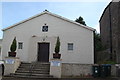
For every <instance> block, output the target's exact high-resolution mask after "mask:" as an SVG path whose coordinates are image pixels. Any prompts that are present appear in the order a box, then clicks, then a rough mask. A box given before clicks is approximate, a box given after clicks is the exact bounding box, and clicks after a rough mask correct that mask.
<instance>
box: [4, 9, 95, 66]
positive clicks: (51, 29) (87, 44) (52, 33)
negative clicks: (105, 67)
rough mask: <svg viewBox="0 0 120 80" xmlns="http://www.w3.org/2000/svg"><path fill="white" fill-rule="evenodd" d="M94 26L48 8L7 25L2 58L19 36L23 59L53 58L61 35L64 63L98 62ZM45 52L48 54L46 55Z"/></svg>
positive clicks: (19, 48)
mask: <svg viewBox="0 0 120 80" xmlns="http://www.w3.org/2000/svg"><path fill="white" fill-rule="evenodd" d="M93 32H94V29H93V28H90V27H87V26H84V25H81V24H79V23H77V22H74V21H71V20H68V19H66V18H64V17H61V16H59V15H56V14H53V13H51V12H48V11H44V12H42V13H40V14H38V15H36V16H33V17H31V18H29V19H26V20H24V21H21V22H19V23H17V24H15V25H12V26H10V27H8V28H5V29H3V42H2V58H3V60H4V58H5V57H7V56H8V52H9V51H10V45H11V43H12V41H13V39H14V37H16V39H17V43H18V44H17V50H16V52H17V57H19V58H20V60H21V61H25V62H32V61H43V62H49V61H50V59H52V58H53V53H54V48H55V44H56V39H57V37H58V36H59V38H60V42H61V46H60V54H61V59H62V63H81V64H93V63H94V40H93V37H94V36H93V34H94V33H93ZM43 56H45V58H43Z"/></svg>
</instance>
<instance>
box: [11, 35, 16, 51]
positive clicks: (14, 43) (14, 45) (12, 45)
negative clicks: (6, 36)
mask: <svg viewBox="0 0 120 80" xmlns="http://www.w3.org/2000/svg"><path fill="white" fill-rule="evenodd" d="M16 48H17V41H16V37H15V38H14V40H13V42H12V44H11V46H10V51H11V52H15V51H16Z"/></svg>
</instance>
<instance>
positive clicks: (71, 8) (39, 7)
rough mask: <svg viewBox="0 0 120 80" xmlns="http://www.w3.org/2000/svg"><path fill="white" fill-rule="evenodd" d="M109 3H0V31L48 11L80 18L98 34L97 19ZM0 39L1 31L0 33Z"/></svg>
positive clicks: (72, 18)
mask: <svg viewBox="0 0 120 80" xmlns="http://www.w3.org/2000/svg"><path fill="white" fill-rule="evenodd" d="M109 2H110V1H102V2H97V1H96V2H94V1H93V2H1V3H0V5H1V8H0V9H1V11H0V12H1V15H0V17H2V18H0V22H1V24H0V29H3V28H6V27H9V26H11V25H13V24H15V23H18V22H20V21H22V20H24V19H27V18H29V17H32V16H34V15H36V14H39V13H41V12H43V11H44V10H45V9H47V10H48V11H50V12H52V13H55V14H58V15H60V16H63V17H65V18H68V19H70V20H73V21H74V20H75V19H76V18H78V17H79V16H82V17H83V18H84V20H85V22H86V24H87V26H89V27H92V28H95V29H96V30H97V32H99V19H100V17H101V15H102V12H103V10H104V9H105V7H106V6H107V5H108V3H109ZM0 38H2V31H0Z"/></svg>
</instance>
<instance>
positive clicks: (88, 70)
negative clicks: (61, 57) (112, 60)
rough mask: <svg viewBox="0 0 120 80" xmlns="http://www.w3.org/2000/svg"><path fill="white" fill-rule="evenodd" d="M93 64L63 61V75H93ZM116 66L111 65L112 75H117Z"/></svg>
mask: <svg viewBox="0 0 120 80" xmlns="http://www.w3.org/2000/svg"><path fill="white" fill-rule="evenodd" d="M92 66H93V64H75V63H62V69H61V70H62V71H61V72H62V73H61V74H62V77H92V74H93V72H92ZM116 73H117V72H116V66H115V65H111V76H113V77H115V76H116Z"/></svg>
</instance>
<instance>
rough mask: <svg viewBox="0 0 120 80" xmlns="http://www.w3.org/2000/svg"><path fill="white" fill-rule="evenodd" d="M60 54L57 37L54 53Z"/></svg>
mask: <svg viewBox="0 0 120 80" xmlns="http://www.w3.org/2000/svg"><path fill="white" fill-rule="evenodd" d="M59 52H60V39H59V37H57V42H56V46H55V53H59Z"/></svg>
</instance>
